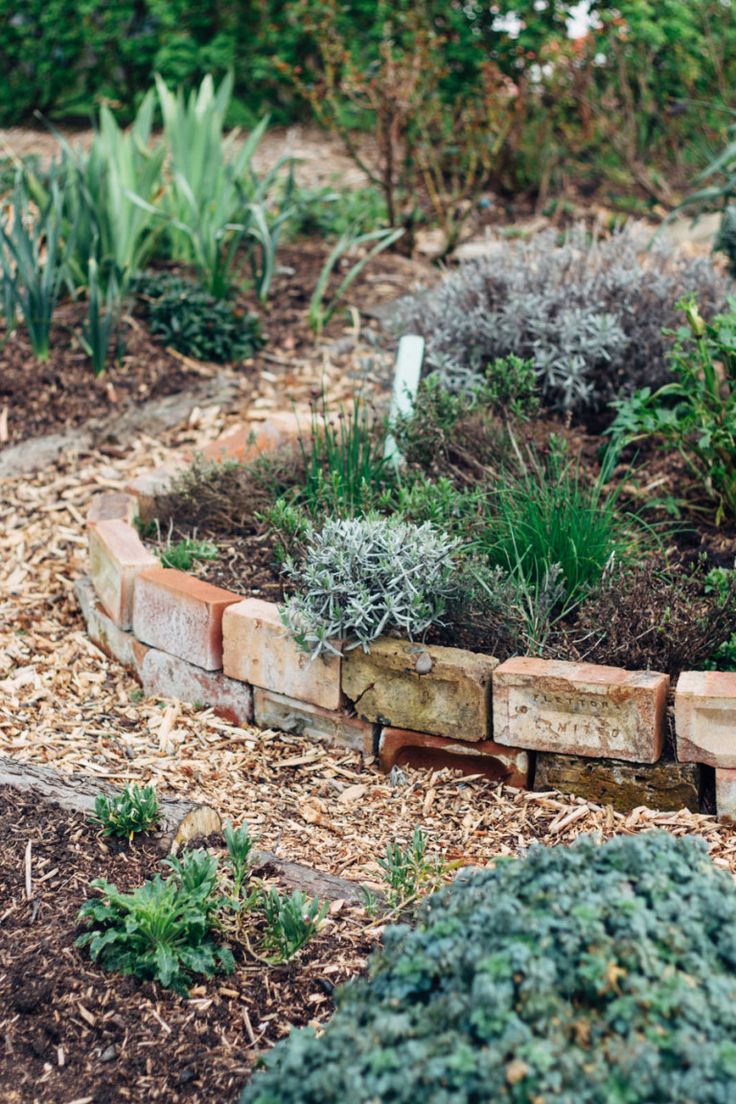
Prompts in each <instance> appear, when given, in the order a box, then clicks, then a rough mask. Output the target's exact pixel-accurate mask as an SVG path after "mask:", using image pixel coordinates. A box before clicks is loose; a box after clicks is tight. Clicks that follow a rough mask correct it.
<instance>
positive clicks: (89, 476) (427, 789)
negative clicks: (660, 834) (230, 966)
mask: <svg viewBox="0 0 736 1104" xmlns="http://www.w3.org/2000/svg"><path fill="white" fill-rule="evenodd" d="M224 423H225V419H224V418H223V416H222V414H221V413H220V412H219V411H217V410H213V411H205V412H200V413H198V414H197V415H196V416H195V417H193V418H192V420H191V424H189V425H188V426H184V427H183V428H181V429H180V430H179V431H177V432H172V433H170V434H168V435H167V437H166V439H165V440H164V441H161V442H156V441H152V440H150V439H145V438H143V439H140V440H136V441H132V442H131V443H130V449H129V451H126V456H125V458H123V459H119V458H117V457H116V456H106V455H103V454H99V453H96V454H88V455H80V456H76V457H70V456H67V457H66V458H65V459H64V460H62V461H60V462H58V463H57V464H56V465H54V466H52V467H49V468H48V469H46V470H45V471H44V472H43V473H40V474H38V475H37V476H33V477H19V478H17V479H13V480H7V481H6V482H5V485H4V486H3V488H2V495H1V496H0V755H12V756H16V757H17V758H19V759H21V760H27V761H33V762H38V763H43V764H47V765H49V766H51V767H53V768H54V769H56V770H59V771H62V772H71V771H74V772H84V773H87V774H90V775H95V776H97V777H99V778H101V779H105V780H107V781H112V782H120V783H123V782H124V781H126V780H130V781H135V782H141V783H148V782H152V783H155V784H156V785H157V786H158V788H159V789H160V791H161V793H162V794H165V795H172V796H173V795H180V796H182V797H186V798H189V799H205V800H207V801H209V802H210V803H211V804H213V805H214V806H215V807H216V808H217V809H218V810H220V812H221V813H222V814H223V815H224V816H225V817H229V818H231V819H232V820H233V821H234V822H236V823H240V822H241V821H247V823H248V824H249V825H250V826H251V829H252V831H253V832H254V834H255V835H257V837H258V839H259V842H260V844H261V845H262V846H263V847H266V848H268V849H270V850H272V851H275V852H276V853H277V854H278V855H279V856H281V857H283V858H286V859H293V860H296V861H300V862H303V863H306V864H308V865H310V866H312V867H314V868H316V869H320V870H324V871H328V872H331V873H334V874H340V875H343V876H344V877H347V878H350V879H353V880H355V881H358V882H364V883H369V884H377V883H378V882H379V874H380V872H379V868H378V865H377V860H378V858H379V857H380V856H381V854H382V853H383V852H384V850H385V847H386V844H387V843H388V842H390V841H393V840H397V841H399V842H401V843H406V842H408V841H409V839H410V837H411V835H412V832H413V830H414V828H415V826H416V825H421V826H422V827H423V829H424V830H425V832H426V833H427V835H428V837H429V846H430V850H431V851H433V852H442V853H444V854H445V855H446V857H447V859H448V860H450V861H461V862H472V863H479V864H483V863H486V862H488V861H489V860H491V859H493V857H494V856H497V855H508V854H516V853H519V852H520V851H523V849H524V848H526V847H527V846H528V845H529V843H530V842H532V841H533V840H539V841H541V842H545V843H553V844H556V843H567V842H569V841H570V840H572V839H573V838H574V837H575V836H576V835H578V834H579V833H583V832H590V831H593V830H596V831H599V832H601V833H602V835H603V836H610V835H613V834H616V833H625V834H629V833H635V832H640V831H647V830H649V829H651V828H654V827H657V828H663V829H665V830H667V831H670V832H672V833H674V834H676V835H688V834H700V835H702V836H704V837H705V838H706V839H707V841H708V843H709V845H710V848H711V854H712V856H713V859H714V861H715V862H716V863H718V864H719V865H722V866H725V867H727V868H729V869H731V870H732V871H734V873H735V874H736V834H735V833H734V830H733V829H732V828H730V827H727V826H724V825H719V824H718V823H717V822H716V821H715V820H714V819H713V818H712V817H708V816H704V815H698V814H693V813H690V812H680V813H664V814H663V813H657V812H654V811H651V810H647V809H644V808H640V809H636V810H634V811H633V812H632V813H631V814H629V815H628V816H622V815H620V814H616V813H614V812H613V811H612V810H610V809H602V808H599V807H597V806H594V805H590V804H587V803H586V802H584V801H582V800H578V799H573V798H563V797H560V796H559V795H556V794H536V793H526V792H519V791H514V790H509V789H505V788H503V787H496V786H493V785H491V784H489V783H487V782H485V781H483V780H482V779H477V778H476V779H472V778H471V779H468V778H461V777H457V776H455V775H453V774H452V773H450V772H448V771H437V772H426V773H425V772H419V771H413V770H411V769H408V768H407V769H406V770H405V771H404V772H403V774H402V776H401V777H400V778H399V779H398V784H392V782H391V781H390V780H389V779H388V778H386V777H385V776H383V775H381V774H380V773H379V772H378V771H377V770H376V768H375V766H374V764H372V763H371V762H366V761H363V759H362V757H361V756H360V755H359V754H357V753H354V752H351V751H348V750H344V749H339V748H328V747H322V746H317V745H314V744H312V743H310V742H309V741H308V740H304V739H301V738H299V737H296V736H288V735H284V734H279V733H270V732H265V733H264V732H258V731H256V730H251V729H245V728H237V727H235V726H233V725H231V724H228V723H226V722H224V721H221V720H220V719H218V718H217V717H215V716H214V714H213V713H212V712H211V711H209V710H196V709H194V708H193V707H192V706H187V705H181V704H179V703H175V702H168V701H158V700H143V699H142V697H141V692H140V689H139V687H138V686H137V684H136V683H135V681H134V680H133V679H132V678H131V677H130V676H129V675H128V674H126V673H125V672H124V671H122V670H121V669H120V667H119V666H117V665H116V664H115V663H114V662H112V661H109V660H108V659H106V658H105V656H103V655H102V654H101V653H100V652H99V651H98V649H97V648H96V647H95V646H94V645H93V644H92V643H91V642H90V641H89V640H88V639H87V637H86V635H85V631H84V625H83V622H82V619H81V616H80V614H79V612H78V609H77V607H76V603H75V601H74V597H73V593H72V587H73V583H74V580H75V579H76V578H77V577H78V576H79V575H81V574H83V573H84V572H85V571H86V570H87V553H86V536H85V526H84V516H85V511H86V508H87V505H88V503H89V500H90V498H91V496H92V495H93V494H94V493H96V492H97V491H98V490H99V489H100V488H109V489H121V488H122V487H124V486H125V483H126V481H127V480H128V478H129V477H130V475H131V474H132V473H134V472H138V471H140V470H141V469H142V468H145V467H151V466H155V465H156V464H158V463H162V462H165V461H166V460H167V459H169V458H170V457H171V456H172V455H173V454H172V449H173V448H176V447H182V446H185V445H186V446H187V447H190V448H192V447H193V448H197V447H201V446H202V444H204V443H205V441H206V440H209V439H211V438H212V436H213V434H214V432H217V431H219V430H221V429H222V428H223V425H224ZM395 781H396V780H395ZM4 817H5V823H4V824H3V825H2V826H1V827H0V831H1V832H2V835H1V836H0V839H2V858H1V859H0V862H2V864H3V869H2V872H1V874H0V895H2V899H1V900H0V1023H1V1024H2V1027H1V1028H0V1100H2V1101H12V1102H16V1101H26V1100H28V1101H35V1100H38V1101H44V1102H45V1101H53V1102H55V1101H59V1102H60V1104H72V1102H76V1104H80V1102H81V1101H85V1104H96V1102H97V1101H112V1100H125V1099H130V1100H148V1099H151V1100H155V1099H161V1100H166V1101H178V1100H184V1099H186V1100H202V1101H204V1100H213V1099H221V1100H235V1099H236V1098H237V1092H238V1089H239V1087H240V1085H242V1083H243V1081H244V1080H245V1079H246V1077H247V1075H248V1070H249V1068H250V1065H251V1061H252V1058H253V1055H254V1053H255V1052H256V1051H258V1050H259V1049H261V1048H263V1047H265V1046H268V1045H270V1044H271V1043H272V1042H273V1041H274V1040H275V1039H276V1038H277V1037H278V1036H279V1035H281V1034H283V1033H284V1032H285V1031H287V1030H288V1028H289V1025H290V1023H291V1022H305V1020H307V1019H318V1018H322V1017H323V1015H325V1014H327V1012H328V1011H329V998H328V997H327V994H326V993H325V992H324V989H325V988H329V987H324V986H322V987H320V985H319V984H318V983H317V981H316V980H315V979H317V978H324V977H326V978H328V979H329V980H332V978H333V973H334V975H335V976H336V977H338V978H339V977H342V976H345V975H346V974H347V973H349V972H351V971H354V970H357V969H360V968H362V964H363V962H364V959H365V950H366V946H367V939H369V938H370V934H371V933H368V935H366V933H365V931H364V928H365V925H366V923H367V920H366V918H365V917H363V918H362V920H361V917H360V915H359V913H358V912H352V913H351V912H350V910H347V909H346V910H345V912H344V914H338V915H337V916H335V917H334V918H333V926H332V927H331V928H328V930H327V932H326V933H325V934H324V936H321V937H320V939H321V940H324V942H320V943H319V944H318V945H317V944H315V947H314V951H313V954H314V956H315V957H314V958H312V957H310V955H309V954H308V955H306V957H305V958H304V959H303V960H300V962H299V964H298V965H297V966H296V967H295V970H294V973H293V974H290V973H288V972H287V973H286V974H278V973H268V974H264V973H263V972H262V971H257V972H256V973H252V972H251V973H248V974H243V975H242V976H241V974H240V973H239V974H238V975H237V977H238V981H237V984H234V985H233V987H232V988H233V992H235V994H236V995H235V996H230V995H228V994H227V993H225V994H223V993H222V992H221V991H220V989H221V988H223V987H224V988H226V989H227V988H228V987H229V982H228V980H227V979H226V980H224V981H223V980H218V981H215V982H213V983H210V984H208V985H206V986H205V987H204V990H203V992H201V993H196V992H195V993H193V994H192V995H191V1001H190V1003H187V1002H182V1001H181V999H180V998H177V997H172V996H170V995H164V994H162V993H161V992H160V990H158V989H156V988H155V987H153V986H150V985H148V986H143V987H139V986H138V985H137V984H135V983H133V982H132V981H130V980H121V979H117V978H111V977H110V975H106V974H103V973H102V972H101V971H99V970H97V969H96V968H93V967H91V966H90V965H89V964H88V963H86V962H85V960H84V959H83V958H82V957H81V953H80V952H78V951H76V950H74V949H73V947H72V938H73V925H74V915H75V913H76V909H77V908H78V907H79V904H80V903H81V900H82V899H83V897H84V896H85V886H86V883H87V881H88V879H89V878H90V877H92V876H94V875H96V874H99V873H103V872H104V874H105V876H107V877H110V878H113V879H114V878H119V879H120V880H121V881H125V880H126V877H129V879H130V881H129V883H128V884H134V883H136V882H137V881H139V880H140V878H141V877H142V876H143V875H144V874H145V873H146V871H147V870H149V871H150V869H151V867H150V865H146V864H150V862H151V861H152V860H151V858H150V856H149V855H148V853H147V852H146V851H145V849H143V850H142V851H141V852H140V853H138V852H136V855H135V856H133V855H130V854H127V855H123V854H118V855H110V854H105V853H104V852H103V851H102V850H101V847H100V844H99V842H98V841H97V839H96V838H95V836H94V835H93V834H90V832H89V829H88V828H86V827H85V826H84V824H83V823H81V822H80V821H79V820H76V821H74V822H72V821H70V820H69V819H68V818H67V819H64V818H60V817H58V816H54V815H49V814H44V813H39V812H37V811H36V810H34V809H33V808H30V807H29V806H27V805H24V803H23V802H22V801H21V803H20V805H18V804H17V801H16V804H14V805H13V804H12V801H11V800H10V799H8V798H7V796H6V801H5V808H4ZM29 841H31V845H32V852H33V854H34V855H35V856H36V858H35V859H34V870H35V874H34V879H35V885H36V891H34V897H33V898H32V899H31V900H30V901H28V900H26V899H25V890H24V880H23V875H24V856H25V853H26V848H27V846H28V842H29ZM56 867H58V870H56V869H55V868H56ZM42 878H46V880H45V881H41V879H42ZM34 901H35V902H36V903H35V905H34ZM8 910H10V911H8ZM375 930H376V929H373V932H375ZM333 964H337V965H338V967H339V969H338V970H337V971H334V972H333V973H329V972H328V969H329V967H330V966H331V965H333ZM246 977H247V984H246V980H245V979H246ZM14 979H15V980H14ZM36 982H37V984H38V987H39V988H38V994H40V995H39V996H38V1000H37V1001H36V1004H35V1005H34V1000H35V999H36V998H35V997H34V993H36V990H35V989H34V985H35V984H36ZM14 987H15V988H14ZM26 990H28V995H25V994H26ZM8 994H10V1000H9V999H8ZM13 994H16V995H17V994H20V996H17V999H16V997H14V996H13ZM318 994H322V996H324V997H325V998H326V999H325V1001H323V1002H322V1003H317V1002H316V1000H315V1001H314V1003H311V998H312V997H313V996H315V995H318ZM14 1000H15V1004H16V1005H17V1004H19V1005H20V1006H21V1007H16V1006H15V1005H14V1004H13V1001H14ZM25 1006H28V1008H29V1011H27V1012H24V1011H23V1010H22V1009H23V1007H25ZM80 1007H81V1008H84V1010H85V1012H82V1011H80ZM243 1009H245V1010H246V1011H247V1012H248V1018H249V1020H250V1024H251V1028H252V1031H253V1034H254V1035H255V1040H256V1041H255V1044H254V1043H253V1041H252V1039H251V1038H250V1032H249V1029H248V1022H247V1018H245V1017H244V1016H243ZM85 1013H87V1014H88V1015H85ZM268 1016H271V1017H272V1019H271V1020H268V1019H267V1018H266V1017H268ZM115 1017H117V1018H115ZM91 1020H93V1021H94V1023H92V1022H90V1021H91ZM261 1023H265V1024H266V1027H264V1028H261V1026H260V1025H261ZM34 1047H37V1051H36V1050H34ZM110 1048H114V1051H113V1050H112V1049H110ZM169 1049H171V1050H172V1052H173V1053H175V1054H176V1055H177V1059H176V1061H173V1060H172V1061H169V1058H168V1056H167V1054H168V1050H169ZM103 1055H106V1057H105V1058H104V1060H103ZM62 1062H63V1065H62V1064H61V1063H62ZM38 1079H41V1083H39V1084H38V1085H35V1081H36V1080H38Z"/></svg>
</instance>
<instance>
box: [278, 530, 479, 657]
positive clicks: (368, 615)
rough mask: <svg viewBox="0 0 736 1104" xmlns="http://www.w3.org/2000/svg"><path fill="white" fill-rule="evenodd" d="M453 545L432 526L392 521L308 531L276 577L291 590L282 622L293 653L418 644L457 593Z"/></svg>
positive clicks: (316, 653)
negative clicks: (378, 643)
mask: <svg viewBox="0 0 736 1104" xmlns="http://www.w3.org/2000/svg"><path fill="white" fill-rule="evenodd" d="M459 548H460V542H459V541H458V540H455V539H453V538H451V537H448V536H447V535H446V534H445V533H441V532H438V531H437V530H436V529H435V528H434V527H433V526H432V525H430V524H429V523H425V524H424V525H411V524H409V523H408V522H404V521H402V520H400V519H399V518H362V519H358V518H345V519H335V520H332V521H328V522H326V524H325V525H324V526H323V527H322V529H319V530H317V529H310V531H309V533H308V537H307V545H306V552H305V554H304V558H303V560H302V561H300V562H298V563H295V562H294V561H293V560H292V559H287V560H286V562H285V565H284V570H285V572H286V574H287V575H288V576H289V579H290V580H291V582H292V583H293V584H294V586H295V587H296V593H295V594H294V595H292V596H291V597H290V598H289V599H288V600H287V602H286V603H285V604H284V606H283V607H282V611H281V613H282V619H283V621H284V624H285V625H286V626H287V627H288V628H289V630H290V631H291V633H292V635H293V637H294V639H295V640H296V642H297V644H298V645H299V647H300V648H302V649H303V650H304V651H306V652H310V653H311V654H312V656H317V655H319V654H320V653H322V652H336V651H337V649H336V648H335V646H334V645H333V644H332V641H333V640H345V641H346V642H347V643H346V647H347V648H353V647H357V646H362V647H363V648H364V649H365V650H366V651H368V650H369V645H370V642H371V641H372V640H375V639H376V637H378V636H381V635H384V634H387V633H391V632H393V633H398V634H400V635H401V636H403V637H408V639H409V640H414V639H417V638H421V637H422V636H423V635H424V634H425V633H426V632H427V630H428V629H429V628H430V626H431V625H434V624H437V623H441V621H442V617H443V614H444V612H445V609H446V606H447V602H448V600H449V599H450V598H451V597H452V595H453V594H454V593H455V591H456V588H457V581H456V565H455V554H456V553H457V552H458V550H459Z"/></svg>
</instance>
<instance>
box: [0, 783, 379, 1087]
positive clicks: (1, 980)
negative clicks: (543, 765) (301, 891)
mask: <svg viewBox="0 0 736 1104" xmlns="http://www.w3.org/2000/svg"><path fill="white" fill-rule="evenodd" d="M29 843H30V845H31V870H32V883H31V885H32V890H31V898H30V899H28V898H27V896H26V886H25V854H26V849H27V847H28V844H29ZM162 870H163V868H162V865H161V856H160V854H159V853H158V851H157V849H156V846H155V845H154V844H153V843H146V842H136V843H134V844H132V845H131V846H130V847H127V846H123V847H122V849H121V848H120V847H119V846H115V845H114V844H112V845H109V844H106V843H105V842H104V841H103V840H102V839H101V837H100V835H99V834H98V833H97V832H96V831H95V830H94V829H93V828H92V827H91V826H90V825H89V823H88V822H87V821H86V820H85V819H84V818H82V817H80V816H77V815H71V814H69V813H68V812H67V811H65V810H63V809H61V808H60V807H59V806H57V805H53V804H51V803H44V804H41V805H39V803H38V801H37V800H36V799H35V798H34V797H33V796H31V795H28V794H19V793H18V792H17V791H14V790H12V789H10V788H7V787H4V788H0V921H1V923H2V932H3V936H2V939H1V940H0V1009H1V1010H2V1011H0V1037H1V1038H2V1046H1V1047H0V1085H1V1086H3V1088H1V1089H0V1097H1V1098H2V1100H3V1101H7V1102H8V1104H10V1102H15V1101H31V1100H42V1101H49V1102H52V1101H53V1102H57V1101H58V1102H59V1104H62V1102H64V1104H69V1102H71V1101H72V1100H74V1101H76V1102H77V1104H81V1101H86V1102H88V1104H108V1102H110V1104H112V1102H113V1101H118V1100H133V1101H138V1100H166V1101H172V1102H175V1101H180V1100H182V1101H183V1100H187V1101H196V1100H202V1101H204V1100H210V1101H211V1100H220V1101H235V1100H237V1098H238V1094H239V1091H240V1089H241V1088H242V1086H243V1083H244V1081H245V1079H246V1077H247V1076H248V1073H249V1070H250V1069H251V1067H252V1065H253V1062H254V1060H255V1058H256V1056H257V1055H258V1053H259V1052H260V1051H262V1050H263V1049H264V1048H266V1047H269V1046H271V1045H272V1044H273V1043H274V1042H276V1041H277V1039H278V1038H280V1037H281V1036H282V1035H284V1034H285V1033H286V1031H287V1030H288V1027H289V1025H290V1024H298V1025H304V1024H318V1023H320V1022H322V1021H323V1020H324V1019H326V1018H327V1017H328V1016H329V1014H330V1012H331V1010H332V1006H333V999H332V994H333V990H334V986H335V985H336V984H339V983H340V982H342V981H344V980H345V979H346V978H347V977H350V976H353V975H355V974H356V973H358V972H360V971H362V970H363V969H364V968H365V966H366V961H367V960H366V954H367V952H368V951H369V950H370V947H371V945H372V944H373V943H375V941H376V938H377V936H376V935H375V934H372V933H370V932H369V933H368V934H363V931H362V928H363V927H364V926H365V918H364V917H363V915H362V910H360V909H352V910H351V909H350V908H349V907H348V906H347V905H345V904H344V903H340V902H335V907H333V910H332V911H331V913H330V915H329V916H328V918H327V920H326V921H325V922H324V924H323V926H322V929H321V930H320V932H319V933H318V935H317V936H315V938H314V939H313V940H312V942H311V943H309V944H308V945H307V946H306V947H305V948H303V950H302V951H301V952H300V953H299V954H298V955H297V956H296V957H295V958H294V959H293V960H292V961H291V962H290V963H286V964H284V965H282V966H275V967H268V966H264V965H263V964H261V963H258V962H256V961H255V960H254V959H253V958H252V957H250V958H249V956H248V955H247V954H246V953H245V952H244V950H243V948H240V947H238V946H237V945H233V950H234V953H235V955H236V959H237V961H238V966H237V969H236V971H235V972H234V973H233V974H229V975H224V974H223V975H219V976H218V977H216V978H213V979H211V980H210V981H206V982H202V983H200V984H197V985H195V986H193V987H192V989H191V990H190V993H189V996H188V998H184V997H179V996H177V995H176V994H174V993H172V992H170V991H167V990H164V989H162V988H161V986H159V985H157V984H155V983H152V982H140V981H138V980H137V979H135V978H130V977H128V978H123V977H120V976H118V975H116V974H111V973H107V972H105V971H104V970H102V969H101V968H99V967H98V966H96V965H94V964H93V963H92V962H91V961H90V959H89V956H88V955H87V953H86V951H83V950H81V949H79V948H77V947H75V946H74V941H75V938H76V936H77V935H78V934H79V928H78V926H77V922H76V916H77V913H78V911H79V908H80V906H81V905H82V903H83V902H84V901H85V900H86V898H87V897H88V896H90V895H91V891H89V890H88V886H89V882H90V881H91V880H92V879H93V878H97V877H104V878H107V879H108V880H109V881H112V882H115V883H116V884H117V885H118V886H119V887H120V888H125V889H126V890H127V889H134V888H135V887H136V886H138V885H140V884H141V883H142V882H143V881H144V880H145V879H146V878H149V877H151V876H152V875H153V874H154V873H156V872H162Z"/></svg>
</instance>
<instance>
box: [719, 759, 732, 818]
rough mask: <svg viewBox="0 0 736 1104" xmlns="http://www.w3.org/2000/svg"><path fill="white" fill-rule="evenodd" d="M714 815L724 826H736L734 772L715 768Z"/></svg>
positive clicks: (725, 768)
mask: <svg viewBox="0 0 736 1104" xmlns="http://www.w3.org/2000/svg"><path fill="white" fill-rule="evenodd" d="M715 773H716V815H717V817H718V819H719V820H722V821H724V822H725V823H726V824H736V770H733V769H732V768H731V767H716V772H715Z"/></svg>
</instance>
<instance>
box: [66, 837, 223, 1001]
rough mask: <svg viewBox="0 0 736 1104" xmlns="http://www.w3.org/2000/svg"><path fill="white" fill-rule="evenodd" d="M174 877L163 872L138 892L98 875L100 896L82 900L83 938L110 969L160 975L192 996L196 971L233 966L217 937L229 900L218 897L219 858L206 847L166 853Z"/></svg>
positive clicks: (209, 974)
mask: <svg viewBox="0 0 736 1104" xmlns="http://www.w3.org/2000/svg"><path fill="white" fill-rule="evenodd" d="M167 863H168V866H169V867H170V868H171V871H172V873H171V876H170V877H169V878H167V879H166V880H164V879H162V878H161V876H160V874H157V875H156V876H155V877H154V878H152V879H151V880H150V881H147V882H144V884H143V885H142V886H140V887H139V888H138V889H136V890H135V891H134V892H133V893H121V892H120V891H119V890H118V888H117V886H115V885H112V884H111V883H110V882H107V881H105V880H104V878H98V879H96V880H95V881H93V882H92V888H93V889H98V890H99V891H100V893H101V896H100V897H93V898H90V899H89V900H88V901H86V902H85V904H84V905H83V906H82V909H81V911H80V913H79V919H80V921H83V922H85V923H86V925H87V930H86V931H85V932H84V933H83V934H82V935H80V936H79V938H78V939H77V941H76V945H77V946H78V947H89V954H90V957H91V959H92V961H93V962H97V961H98V960H99V961H100V963H101V965H102V966H103V967H104V968H105V969H107V970H117V971H119V972H120V973H121V974H134V975H135V976H136V977H139V978H144V979H151V980H153V981H158V982H160V983H161V985H163V986H164V987H165V988H171V989H174V990H175V991H176V992H178V993H182V994H183V995H186V992H187V985H188V984H189V981H190V980H191V978H192V977H193V976H197V975H200V976H203V977H206V978H208V977H212V975H213V974H215V973H216V972H217V971H218V970H224V971H225V972H227V973H230V972H231V971H232V970H233V969H234V968H235V961H234V959H233V956H232V953H231V952H230V950H229V948H227V947H224V946H218V944H217V943H216V942H215V940H214V938H213V932H214V930H215V928H216V926H217V912H218V910H219V909H220V907H221V905H222V899H221V898H219V897H218V896H216V890H217V859H215V858H213V857H212V856H211V855H208V854H207V852H206V851H203V850H198V851H192V852H189V853H187V854H186V855H185V856H184V857H183V858H181V859H176V858H170V859H168V860H167Z"/></svg>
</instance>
